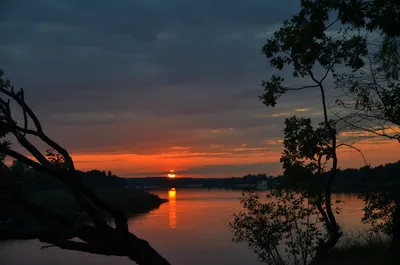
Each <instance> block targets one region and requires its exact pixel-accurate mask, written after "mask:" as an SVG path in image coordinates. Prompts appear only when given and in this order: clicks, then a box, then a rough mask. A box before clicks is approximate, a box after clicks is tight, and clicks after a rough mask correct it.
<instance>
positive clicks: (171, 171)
mask: <svg viewBox="0 0 400 265" xmlns="http://www.w3.org/2000/svg"><path fill="white" fill-rule="evenodd" d="M175 176H176V175H175V171H174V170H173V169H171V170H170V171H169V174H168V177H169V178H175Z"/></svg>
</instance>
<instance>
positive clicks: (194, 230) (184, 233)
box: [0, 190, 365, 265]
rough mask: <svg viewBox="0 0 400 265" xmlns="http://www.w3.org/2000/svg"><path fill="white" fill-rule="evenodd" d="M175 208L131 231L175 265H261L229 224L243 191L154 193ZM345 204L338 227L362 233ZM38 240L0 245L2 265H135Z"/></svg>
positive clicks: (357, 215) (137, 222) (354, 209)
mask: <svg viewBox="0 0 400 265" xmlns="http://www.w3.org/2000/svg"><path fill="white" fill-rule="evenodd" d="M153 193H155V194H157V195H159V196H160V197H162V198H168V199H169V202H168V203H165V204H163V205H161V207H160V208H159V209H157V210H154V211H152V212H150V213H148V214H144V215H140V216H138V217H135V218H132V219H130V221H129V227H130V230H131V231H132V232H133V233H135V234H136V235H138V236H139V237H142V238H144V239H146V240H148V241H149V242H150V244H151V245H153V247H154V248H155V249H157V250H158V251H159V252H160V253H161V254H162V255H163V256H164V257H166V258H167V259H168V260H169V261H170V262H171V264H175V265H187V264H191V265H200V264H201V265H205V264H207V265H212V264H216V265H217V264H218V265H239V264H240V265H242V264H254V265H257V264H261V263H259V262H258V261H257V258H256V256H255V255H254V254H253V253H252V252H251V251H250V250H249V249H248V248H247V246H246V245H244V244H233V243H232V240H231V238H232V233H231V231H229V228H228V223H229V222H230V221H231V220H232V214H233V213H234V212H238V211H239V210H240V205H239V200H238V198H239V197H240V192H239V191H222V190H221V191H219V190H211V191H207V190H177V191H156V192H153ZM336 197H337V198H338V199H340V200H344V201H345V203H344V204H341V205H340V207H341V208H342V211H341V213H340V215H339V216H338V221H339V222H340V224H341V225H342V227H343V228H344V230H352V231H356V230H362V229H364V228H365V226H363V225H361V224H360V219H361V217H362V215H363V212H362V208H363V204H362V202H361V201H360V200H359V199H357V198H356V197H354V196H351V195H336ZM40 246H42V244H41V243H40V242H38V241H36V240H29V241H12V242H7V243H0V264H1V265H11V264H12V265H14V264H15V265H17V264H18V265H19V264H21V265H22V264H32V265H43V264H56V265H67V264H68V265H71V264H74V265H80V264H82V265H83V264H85V265H87V264H118V265H124V264H134V263H133V262H132V261H130V260H129V259H127V258H121V257H104V256H100V255H92V254H85V253H80V252H75V251H65V250H59V249H57V248H49V249H46V250H40Z"/></svg>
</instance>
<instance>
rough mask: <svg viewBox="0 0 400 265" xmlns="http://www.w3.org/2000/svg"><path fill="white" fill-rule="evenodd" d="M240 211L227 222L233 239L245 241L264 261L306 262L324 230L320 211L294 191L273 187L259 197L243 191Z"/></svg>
mask: <svg viewBox="0 0 400 265" xmlns="http://www.w3.org/2000/svg"><path fill="white" fill-rule="evenodd" d="M240 202H241V205H242V207H243V209H244V210H243V211H242V212H240V213H238V214H235V215H234V221H233V222H232V223H230V227H231V229H232V230H233V231H234V238H233V240H234V242H246V243H247V244H248V245H249V247H250V248H251V249H252V250H253V251H254V252H255V253H256V254H257V255H258V257H259V259H260V260H261V261H263V262H266V263H267V264H275V265H284V264H308V262H309V261H310V260H312V258H313V257H314V255H315V253H316V249H317V246H318V243H319V241H320V240H323V237H324V235H323V233H322V231H320V229H319V227H320V219H319V212H318V211H317V209H316V207H315V206H314V205H313V204H310V203H308V200H307V198H306V197H304V196H302V195H301V194H297V193H295V192H294V191H282V190H279V189H275V190H272V191H271V192H269V193H267V194H266V195H265V198H264V199H261V197H260V194H259V193H257V192H254V191H244V192H243V193H242V197H241V200H240Z"/></svg>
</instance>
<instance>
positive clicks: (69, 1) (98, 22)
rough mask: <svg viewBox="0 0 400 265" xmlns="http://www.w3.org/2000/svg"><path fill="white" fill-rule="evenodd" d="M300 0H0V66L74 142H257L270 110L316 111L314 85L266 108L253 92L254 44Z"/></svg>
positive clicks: (114, 145)
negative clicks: (309, 108) (304, 109)
mask: <svg viewBox="0 0 400 265" xmlns="http://www.w3.org/2000/svg"><path fill="white" fill-rule="evenodd" d="M298 5H299V3H298V1H297V0H282V1H265V0H249V1H245V2H244V1H239V0H232V1H226V0H203V1H200V0H197V1H186V0H171V1H162V0H141V1H131V0H119V1H113V2H110V1H105V0H85V1H82V0H59V1H53V0H38V1H31V0H12V1H11V0H3V1H1V3H0V32H1V34H2V35H1V38H0V63H1V65H0V67H1V68H3V69H4V70H5V71H6V75H7V77H9V78H10V79H11V80H12V81H13V83H14V84H15V85H16V86H17V87H24V88H25V89H26V98H27V99H28V101H29V102H30V103H31V105H32V107H33V108H34V109H35V110H36V111H37V113H38V116H39V117H40V119H41V120H42V121H43V125H44V126H45V128H46V131H47V132H48V134H49V135H51V136H54V138H55V139H56V140H58V141H60V142H61V143H62V144H64V145H65V146H66V147H67V148H69V149H70V150H71V151H72V152H83V153H84V152H110V150H115V151H120V152H131V153H137V154H154V153H159V152H164V151H165V150H167V149H168V148H169V147H171V146H191V147H193V149H192V150H191V152H199V153H201V152H209V151H210V150H209V149H210V148H209V146H223V148H222V151H221V152H231V151H230V150H234V149H235V148H236V149H237V148H240V146H241V145H242V144H248V146H249V148H250V147H251V148H266V147H265V145H263V143H262V142H263V141H265V140H267V139H278V138H279V137H282V127H283V125H282V124H283V123H282V122H283V120H284V118H285V117H286V116H285V115H278V114H280V113H286V114H287V113H289V114H290V113H296V108H304V105H307V107H310V106H311V111H310V112H308V113H307V114H310V113H311V114H312V113H314V114H315V113H318V111H319V110H318V107H314V106H318V105H319V104H320V102H319V94H317V92H315V91H304V93H300V94H297V95H285V96H284V100H283V101H282V103H280V104H279V105H278V106H277V107H276V108H274V109H271V108H269V109H267V108H265V107H263V106H262V105H261V102H260V101H259V100H258V96H259V95H260V94H261V93H262V88H261V87H260V83H261V79H267V78H268V77H269V76H270V75H271V74H272V73H274V71H273V70H272V69H271V68H270V67H268V64H267V61H266V59H265V58H263V56H262V55H261V54H260V49H261V47H262V45H263V43H264V42H265V40H266V37H267V36H268V35H269V34H271V33H272V32H273V31H274V30H275V29H276V28H277V27H279V25H280V24H281V23H282V21H283V20H284V19H287V18H289V17H290V15H291V14H293V13H295V12H296V10H297V8H298ZM301 82H304V83H305V84H306V81H300V83H301ZM293 84H294V85H299V81H296V82H293ZM272 114H276V115H272ZM315 116H318V115H315ZM212 131H215V132H212ZM217 131H218V132H217ZM255 150H256V149H254V150H253V151H255ZM259 150H261V149H259ZM264 151H265V150H264ZM247 152H249V150H247V151H246V150H242V151H236V153H241V154H247ZM209 170H211V169H209Z"/></svg>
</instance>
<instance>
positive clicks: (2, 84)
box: [0, 71, 169, 265]
mask: <svg viewBox="0 0 400 265" xmlns="http://www.w3.org/2000/svg"><path fill="white" fill-rule="evenodd" d="M11 102H14V103H16V104H17V106H19V107H20V108H21V110H22V113H23V117H24V122H23V125H22V126H20V125H18V123H17V122H16V121H15V120H14V119H13V115H12V110H11V105H10V103H11ZM31 122H32V123H33V129H31V127H30V123H31ZM0 128H1V129H0V133H1V134H0V137H4V136H5V135H7V134H12V135H13V136H14V137H15V138H16V140H17V142H18V143H19V144H20V145H21V146H22V147H24V148H25V150H26V151H28V152H29V153H30V155H32V156H33V157H34V158H35V159H36V161H34V160H32V159H30V158H29V157H27V156H24V155H23V154H21V153H19V152H17V151H15V150H13V149H12V148H11V146H10V145H9V143H5V142H3V143H2V144H1V145H0V153H2V154H5V155H7V156H10V157H13V158H14V159H17V160H19V161H21V162H22V163H24V164H26V165H29V166H31V167H32V168H33V169H34V170H36V171H38V172H41V173H44V174H47V175H49V176H50V177H52V178H55V179H57V180H58V181H60V182H61V183H63V184H64V185H65V186H66V187H68V189H69V191H70V193H71V194H72V196H73V198H74V199H75V201H76V202H77V203H78V205H79V206H80V207H81V208H82V209H83V210H84V211H85V212H86V213H87V215H88V216H90V218H91V221H92V223H93V225H89V224H87V223H83V222H81V221H78V220H75V219H74V218H71V217H69V216H67V215H64V214H61V213H58V212H54V211H51V210H49V209H47V208H44V207H42V206H39V205H36V204H34V203H33V202H32V201H29V200H26V199H24V197H23V196H19V194H16V193H13V192H10V194H9V195H10V196H12V198H13V199H14V201H15V202H17V203H18V207H23V209H24V210H25V211H28V212H30V213H31V214H33V215H34V216H35V217H36V218H37V220H40V221H42V222H41V226H38V227H37V228H36V229H35V228H32V231H30V234H29V235H23V236H21V237H23V238H37V239H39V240H40V241H42V242H46V243H49V244H51V245H52V246H57V247H59V248H61V249H67V250H76V251H82V252H88V253H94V254H101V255H115V256H126V257H128V258H130V259H131V260H133V261H135V262H136V263H137V264H143V265H153V264H160V265H164V264H169V263H168V261H167V260H166V259H165V258H163V257H162V256H161V255H160V254H159V253H157V251H156V250H154V249H153V248H152V247H151V246H150V245H149V243H148V242H147V241H145V240H143V239H140V238H138V237H137V236H135V235H134V234H132V233H130V232H129V229H128V223H127V217H126V215H125V213H124V212H122V211H120V210H118V209H115V208H114V207H112V206H111V205H110V204H109V203H107V202H106V201H104V200H102V199H101V198H99V197H98V196H97V195H96V194H95V193H94V192H93V191H92V190H91V189H89V188H88V187H87V186H85V185H84V184H82V182H81V180H80V178H79V176H78V172H77V171H76V170H75V166H74V162H73V160H72V158H71V157H70V155H69V153H68V152H67V151H66V150H65V149H64V148H63V147H61V146H60V145H59V144H57V143H56V142H55V141H54V140H52V139H51V138H49V137H48V136H47V135H46V133H45V132H44V130H43V127H42V125H41V124H40V122H39V119H38V118H37V117H36V115H35V114H34V112H33V110H32V109H31V108H30V107H29V106H28V104H27V103H26V102H25V98H24V90H22V89H20V90H18V91H16V90H14V88H13V87H12V86H11V84H10V82H9V81H8V80H5V79H4V78H3V72H2V71H0ZM27 135H29V136H34V137H37V138H38V139H40V140H41V141H42V142H43V143H45V144H47V145H48V146H49V147H50V148H51V149H53V150H55V151H56V152H57V153H58V154H59V156H58V155H57V154H54V153H53V155H51V154H50V156H49V159H50V160H48V159H47V158H46V156H44V155H43V154H42V153H41V152H40V151H39V150H38V149H37V148H36V147H35V146H34V145H33V144H32V143H31V142H30V141H29V140H28V139H27V137H26V136H27ZM60 161H62V163H61V164H62V166H61V167H60V166H59V165H60ZM3 176H4V174H2V175H1V177H3ZM101 211H104V212H107V213H108V214H109V215H111V216H112V217H113V219H114V222H115V228H113V227H111V226H110V225H108V223H107V222H106V220H105V219H104V218H103V217H102V215H101ZM44 225H45V226H44ZM6 232H7V231H2V232H1V234H2V236H4V234H5V235H7V233H6ZM74 238H78V239H80V240H81V241H76V240H73V239H74Z"/></svg>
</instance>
